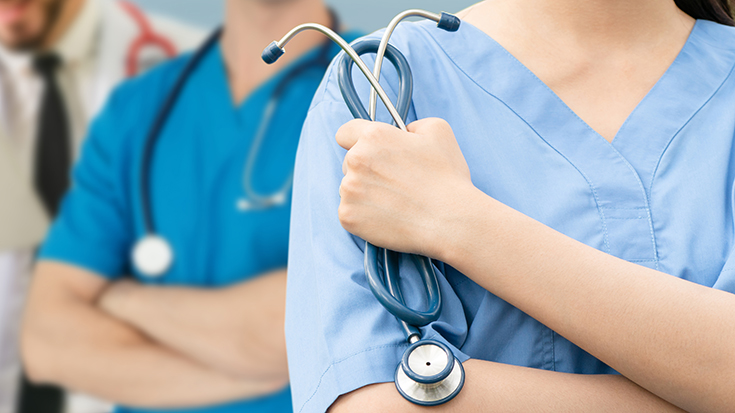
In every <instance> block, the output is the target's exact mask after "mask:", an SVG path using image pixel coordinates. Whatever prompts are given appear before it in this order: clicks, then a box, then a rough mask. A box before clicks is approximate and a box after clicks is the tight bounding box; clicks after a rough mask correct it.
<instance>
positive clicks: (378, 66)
mask: <svg viewBox="0 0 735 413" xmlns="http://www.w3.org/2000/svg"><path fill="white" fill-rule="evenodd" d="M409 17H423V18H425V19H429V20H433V21H435V22H437V25H438V26H439V27H440V28H442V29H444V30H447V31H456V30H457V29H458V28H459V24H458V23H457V22H458V21H457V19H456V17H455V16H451V15H449V14H447V13H444V12H442V13H441V14H437V13H432V12H428V11H426V10H421V9H410V10H406V11H404V12H401V13H399V14H398V15H396V17H394V18H393V20H391V21H390V23H388V26H387V27H386V28H385V32H383V37H382V38H381V39H380V47H378V51H377V53H376V56H375V66H374V67H373V76H375V79H376V80H378V81H380V73H381V72H382V70H383V57H384V56H385V52H386V50H387V49H388V46H389V45H390V43H389V42H390V37H391V36H392V35H393V31H395V29H396V27H398V24H399V23H400V22H402V21H403V20H405V19H407V18H409ZM377 104H378V101H377V92H376V91H375V89H370V102H369V103H368V113H369V114H370V119H371V120H375V112H376V108H377Z"/></svg>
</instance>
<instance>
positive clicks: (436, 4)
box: [134, 0, 477, 32]
mask: <svg viewBox="0 0 735 413" xmlns="http://www.w3.org/2000/svg"><path fill="white" fill-rule="evenodd" d="M134 2H135V3H137V4H138V5H139V6H141V7H142V8H143V9H146V10H149V11H151V12H156V13H161V14H165V15H168V16H171V17H176V18H178V19H181V20H184V21H187V22H190V23H192V24H196V25H198V26H202V27H205V28H212V27H215V26H216V25H218V24H219V23H220V18H221V16H222V15H223V12H222V10H223V9H224V0H135V1H134ZM327 3H328V4H329V5H330V6H331V7H332V8H333V9H334V10H336V11H337V13H338V14H339V16H340V17H341V18H342V21H344V22H345V24H347V25H348V26H349V27H350V28H353V29H359V30H362V31H364V32H372V31H374V30H377V29H379V28H381V27H385V25H386V24H388V22H389V21H390V19H391V18H393V16H395V15H396V14H398V13H399V12H401V11H403V10H406V9H410V8H416V7H420V8H422V9H426V10H431V11H437V12H438V11H448V12H455V11H459V10H462V9H464V8H465V7H467V6H469V5H471V4H474V3H477V0H452V1H447V0H421V1H416V0H371V1H357V0H331V1H327Z"/></svg>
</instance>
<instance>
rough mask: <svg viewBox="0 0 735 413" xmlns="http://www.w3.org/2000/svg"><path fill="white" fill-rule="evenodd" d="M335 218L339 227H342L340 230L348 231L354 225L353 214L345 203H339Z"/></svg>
mask: <svg viewBox="0 0 735 413" xmlns="http://www.w3.org/2000/svg"><path fill="white" fill-rule="evenodd" d="M337 216H338V217H339V223H340V225H342V228H344V229H346V230H347V231H350V230H351V229H352V226H353V224H354V214H353V212H352V207H350V205H349V204H347V203H345V202H344V201H343V202H340V204H339V208H338V209H337Z"/></svg>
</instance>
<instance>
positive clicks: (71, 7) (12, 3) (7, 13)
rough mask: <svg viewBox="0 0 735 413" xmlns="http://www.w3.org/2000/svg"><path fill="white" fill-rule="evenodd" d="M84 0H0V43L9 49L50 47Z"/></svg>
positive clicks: (30, 49) (28, 49) (43, 48)
mask: <svg viewBox="0 0 735 413" xmlns="http://www.w3.org/2000/svg"><path fill="white" fill-rule="evenodd" d="M85 1H86V0H0V43H1V44H2V45H3V46H4V47H6V48H8V49H11V50H17V51H38V50H45V49H47V48H49V47H51V46H52V45H53V44H54V43H55V42H56V41H57V40H58V39H59V38H60V37H61V36H62V35H63V33H65V32H66V30H67V29H68V27H69V26H70V25H71V23H72V22H73V21H74V18H75V17H76V16H77V14H78V12H79V10H80V9H81V8H82V6H83V5H84V2H85Z"/></svg>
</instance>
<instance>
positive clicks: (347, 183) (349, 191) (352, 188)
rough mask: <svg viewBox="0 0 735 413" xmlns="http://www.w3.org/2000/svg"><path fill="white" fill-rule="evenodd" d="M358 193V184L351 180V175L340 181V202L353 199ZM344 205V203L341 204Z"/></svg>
mask: <svg viewBox="0 0 735 413" xmlns="http://www.w3.org/2000/svg"><path fill="white" fill-rule="evenodd" d="M359 192H360V186H359V182H358V181H357V180H356V179H353V178H352V175H347V176H345V177H344V178H343V179H342V184H341V185H340V195H341V196H342V200H343V201H344V200H349V199H351V198H354V197H355V196H356V195H357V194H359ZM343 203H344V202H343Z"/></svg>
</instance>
